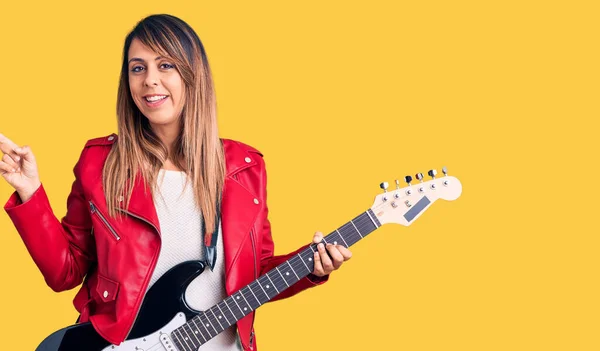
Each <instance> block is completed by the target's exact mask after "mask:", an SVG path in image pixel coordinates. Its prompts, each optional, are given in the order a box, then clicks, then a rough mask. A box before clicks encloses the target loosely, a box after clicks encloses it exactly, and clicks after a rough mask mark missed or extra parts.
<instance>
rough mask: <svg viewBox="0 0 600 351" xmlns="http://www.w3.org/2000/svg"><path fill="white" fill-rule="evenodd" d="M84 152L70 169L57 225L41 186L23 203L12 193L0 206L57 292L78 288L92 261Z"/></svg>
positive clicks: (93, 242) (93, 244)
mask: <svg viewBox="0 0 600 351" xmlns="http://www.w3.org/2000/svg"><path fill="white" fill-rule="evenodd" d="M86 150H87V149H86V148H84V150H83V151H82V153H81V156H80V158H79V160H78V162H77V164H76V165H75V167H74V169H73V173H74V174H75V181H74V182H73V185H72V188H71V193H70V194H69V196H68V198H67V214H66V215H65V216H64V217H63V218H62V220H61V221H59V220H58V218H57V217H56V216H55V215H54V213H53V211H52V208H51V207H50V203H49V200H48V196H47V195H46V192H45V190H44V186H43V184H42V185H41V186H40V187H39V188H38V189H37V190H36V192H35V193H34V194H33V195H32V197H31V198H30V199H29V200H27V201H26V202H25V203H23V202H22V200H21V198H20V197H19V195H18V193H17V192H16V191H15V192H14V193H13V194H12V195H11V197H10V198H9V199H8V201H7V203H6V204H5V205H4V209H5V211H6V212H7V213H8V216H9V217H10V219H11V220H12V222H13V224H14V225H15V228H16V229H17V232H18V233H19V235H20V236H21V238H22V239H23V242H24V243H25V246H26V247H27V250H28V251H29V254H30V255H31V257H32V258H33V261H34V262H35V264H36V265H37V266H38V268H39V269H40V271H41V272H42V275H43V276H44V279H45V281H46V283H47V284H48V286H49V287H50V288H52V290H54V291H57V292H58V291H63V290H69V289H72V288H74V287H76V286H78V285H79V284H81V282H82V281H83V277H84V276H85V275H86V273H87V271H88V268H89V266H90V264H91V263H92V262H93V261H94V260H95V257H96V247H95V241H94V239H93V237H92V235H91V234H92V233H91V231H92V220H91V217H90V212H89V210H88V206H87V201H86V200H85V197H84V194H83V188H82V185H81V174H80V172H81V165H82V160H83V157H84V155H85V152H86Z"/></svg>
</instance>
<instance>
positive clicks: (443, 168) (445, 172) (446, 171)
mask: <svg viewBox="0 0 600 351" xmlns="http://www.w3.org/2000/svg"><path fill="white" fill-rule="evenodd" d="M442 173H444V175H445V176H447V175H448V168H446V166H444V167H442Z"/></svg>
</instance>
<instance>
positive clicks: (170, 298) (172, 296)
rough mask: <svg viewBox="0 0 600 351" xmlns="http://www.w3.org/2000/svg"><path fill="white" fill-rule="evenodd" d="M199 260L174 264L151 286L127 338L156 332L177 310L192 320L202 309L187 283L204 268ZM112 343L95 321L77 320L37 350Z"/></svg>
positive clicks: (77, 349) (88, 349)
mask: <svg viewBox="0 0 600 351" xmlns="http://www.w3.org/2000/svg"><path fill="white" fill-rule="evenodd" d="M204 267H205V266H204V264H203V263H202V262H199V261H189V262H184V263H181V264H179V265H177V266H175V267H173V268H171V269H170V270H169V271H168V272H167V273H165V274H164V275H163V276H162V277H160V279H159V280H158V281H157V282H156V283H155V284H154V285H153V286H152V287H151V288H150V290H148V293H147V294H146V297H145V298H144V302H143V303H142V306H141V308H140V312H139V314H138V316H137V319H136V321H135V324H134V325H133V328H132V330H131V332H130V333H129V336H128V337H127V340H131V339H137V338H141V337H144V336H146V335H149V334H152V333H154V332H155V331H157V330H159V329H160V328H162V327H163V326H165V325H166V324H167V323H169V321H171V320H172V319H173V317H174V316H175V315H176V314H177V313H180V312H181V313H184V314H185V319H186V320H189V319H190V318H192V317H193V316H195V315H196V314H198V313H199V311H195V310H193V309H191V308H190V307H189V306H188V305H187V303H186V301H185V291H186V289H187V286H188V285H189V284H190V283H191V282H192V280H194V279H195V278H196V277H198V276H199V275H200V274H202V272H203V271H204ZM110 345H111V344H110V343H108V342H107V341H106V340H104V339H103V338H102V337H101V336H100V335H99V334H98V333H97V332H96V330H95V329H94V327H93V326H92V324H91V323H89V322H86V323H81V324H75V325H72V326H69V327H66V328H63V329H60V330H58V331H56V332H54V333H52V334H51V335H50V336H48V337H47V338H46V339H44V341H42V343H41V344H40V345H39V346H38V347H37V349H36V351H82V350H85V351H101V350H102V349H104V348H106V347H107V346H110Z"/></svg>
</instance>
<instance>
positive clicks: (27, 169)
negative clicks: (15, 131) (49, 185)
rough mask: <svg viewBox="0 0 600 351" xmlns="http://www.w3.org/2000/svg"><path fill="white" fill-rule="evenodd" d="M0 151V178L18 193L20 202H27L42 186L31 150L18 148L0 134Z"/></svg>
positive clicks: (24, 147) (25, 147) (26, 147)
mask: <svg viewBox="0 0 600 351" xmlns="http://www.w3.org/2000/svg"><path fill="white" fill-rule="evenodd" d="M0 150H1V151H2V153H3V155H2V158H1V159H0V173H1V174H2V177H4V179H6V181H7V182H8V184H10V185H11V186H12V187H13V188H15V190H16V191H17V192H18V193H19V196H20V197H21V201H22V202H25V201H27V200H29V198H31V196H32V195H33V193H35V191H36V190H37V189H38V188H39V187H40V185H41V184H42V183H41V182H40V176H39V174H38V168H37V163H36V162H35V156H33V152H31V148H30V147H29V146H23V147H19V146H18V145H17V144H15V143H13V142H12V141H11V140H10V139H8V138H7V137H5V136H4V135H2V134H0Z"/></svg>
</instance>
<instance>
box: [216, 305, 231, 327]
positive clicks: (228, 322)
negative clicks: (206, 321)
mask: <svg viewBox="0 0 600 351" xmlns="http://www.w3.org/2000/svg"><path fill="white" fill-rule="evenodd" d="M215 306H217V308H218V309H219V312H221V315H222V316H223V318H225V320H226V321H227V324H228V325H229V326H231V325H233V323H232V322H230V321H229V318H227V315H226V314H225V313H223V310H222V309H221V307H219V304H216V305H215ZM231 314H233V312H232V313H231ZM234 317H235V316H234ZM234 320H235V318H234Z"/></svg>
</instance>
